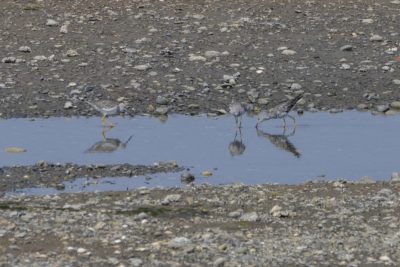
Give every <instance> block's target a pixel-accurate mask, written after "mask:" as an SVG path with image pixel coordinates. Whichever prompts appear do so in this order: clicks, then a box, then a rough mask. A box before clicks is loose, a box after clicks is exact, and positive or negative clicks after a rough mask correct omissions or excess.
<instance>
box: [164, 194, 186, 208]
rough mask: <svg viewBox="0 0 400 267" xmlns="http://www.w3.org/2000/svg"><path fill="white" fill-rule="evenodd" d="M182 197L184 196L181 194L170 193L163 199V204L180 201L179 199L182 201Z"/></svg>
mask: <svg viewBox="0 0 400 267" xmlns="http://www.w3.org/2000/svg"><path fill="white" fill-rule="evenodd" d="M181 198H182V196H181V195H179V194H172V195H168V196H166V197H165V198H164V199H163V200H162V201H161V204H163V205H168V204H170V203H172V202H178V201H180V200H181Z"/></svg>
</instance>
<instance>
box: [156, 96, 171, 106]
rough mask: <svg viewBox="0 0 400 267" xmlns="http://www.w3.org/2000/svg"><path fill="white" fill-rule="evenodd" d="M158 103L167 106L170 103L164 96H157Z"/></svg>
mask: <svg viewBox="0 0 400 267" xmlns="http://www.w3.org/2000/svg"><path fill="white" fill-rule="evenodd" d="M156 103H157V104H159V105H167V104H168V103H169V101H168V99H167V98H166V97H164V96H162V95H159V96H157V98H156Z"/></svg>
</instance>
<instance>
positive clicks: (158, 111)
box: [154, 106, 169, 115]
mask: <svg viewBox="0 0 400 267" xmlns="http://www.w3.org/2000/svg"><path fill="white" fill-rule="evenodd" d="M168 111H169V107H168V106H163V107H158V108H156V110H155V111H154V113H155V114H157V115H166V114H168Z"/></svg>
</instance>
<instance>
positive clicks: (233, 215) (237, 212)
mask: <svg viewBox="0 0 400 267" xmlns="http://www.w3.org/2000/svg"><path fill="white" fill-rule="evenodd" d="M242 214H243V210H241V209H239V210H235V211H232V212H229V213H228V217H229V218H239V217H240V216H241V215H242Z"/></svg>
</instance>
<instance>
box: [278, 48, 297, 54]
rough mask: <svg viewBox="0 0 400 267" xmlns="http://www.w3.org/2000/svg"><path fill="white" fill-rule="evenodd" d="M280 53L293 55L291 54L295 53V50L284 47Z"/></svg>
mask: <svg viewBox="0 0 400 267" xmlns="http://www.w3.org/2000/svg"><path fill="white" fill-rule="evenodd" d="M281 53H282V55H285V56H293V55H296V54H297V52H296V51H294V50H291V49H285V50H283V51H282V52H281Z"/></svg>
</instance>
